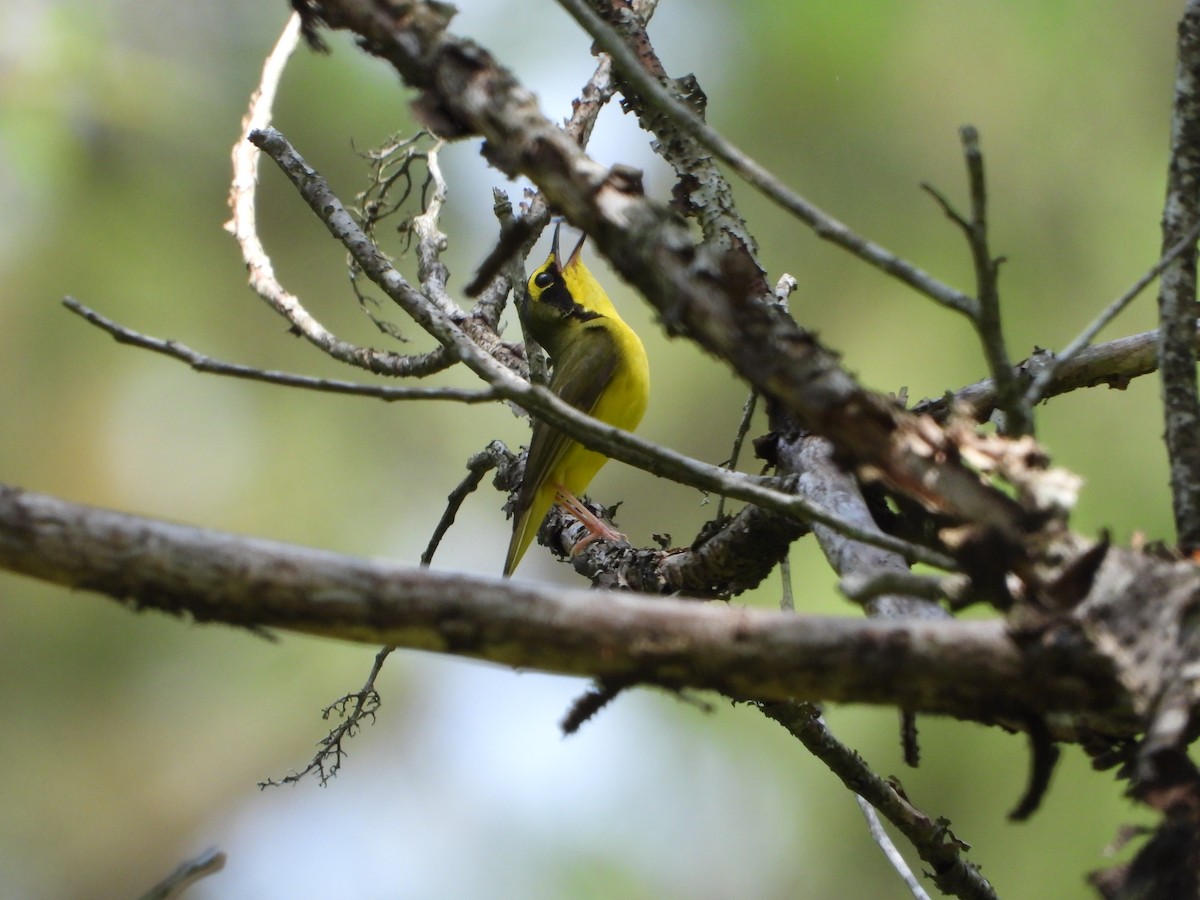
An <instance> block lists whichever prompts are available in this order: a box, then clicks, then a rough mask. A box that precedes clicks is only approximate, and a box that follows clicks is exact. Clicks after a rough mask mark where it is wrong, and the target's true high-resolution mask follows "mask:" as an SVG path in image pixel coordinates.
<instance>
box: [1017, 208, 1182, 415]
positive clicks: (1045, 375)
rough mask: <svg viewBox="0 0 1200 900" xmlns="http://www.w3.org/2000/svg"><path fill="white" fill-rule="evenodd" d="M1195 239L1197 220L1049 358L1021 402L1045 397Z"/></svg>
mask: <svg viewBox="0 0 1200 900" xmlns="http://www.w3.org/2000/svg"><path fill="white" fill-rule="evenodd" d="M1197 238H1200V222H1197V223H1196V224H1195V225H1193V226H1192V230H1191V231H1189V232H1188V233H1187V236H1186V237H1184V239H1183V240H1181V241H1180V242H1179V243H1177V244H1176V245H1175V246H1174V247H1172V248H1171V249H1170V250H1168V251H1167V252H1166V254H1164V255H1163V257H1162V258H1161V259H1159V261H1158V262H1156V263H1155V264H1154V265H1152V266H1151V267H1150V268H1149V269H1148V270H1147V271H1146V272H1145V273H1144V274H1143V275H1142V277H1141V278H1139V279H1138V280H1137V281H1135V282H1134V283H1133V284H1132V285H1130V287H1129V290H1127V291H1126V292H1125V293H1123V294H1122V295H1121V296H1120V297H1118V298H1117V299H1116V300H1114V301H1113V302H1112V303H1110V304H1109V305H1108V306H1106V307H1105V308H1104V309H1103V310H1102V311H1101V312H1100V315H1098V316H1096V318H1095V319H1093V320H1092V321H1091V322H1090V323H1089V324H1088V326H1087V327H1086V328H1084V329H1083V331H1081V332H1080V333H1079V334H1078V335H1077V336H1076V338H1075V339H1074V340H1073V341H1071V343H1069V344H1067V346H1066V347H1064V348H1063V349H1062V350H1061V351H1060V352H1058V353H1056V354H1054V355H1053V356H1052V357H1051V358H1050V360H1049V361H1048V362H1047V363H1046V365H1045V366H1044V367H1043V368H1042V369H1041V370H1040V371H1039V372H1038V373H1037V375H1036V376H1034V379H1033V382H1032V383H1031V384H1030V385H1029V390H1027V391H1026V392H1025V402H1026V403H1027V404H1028V405H1030V406H1033V405H1035V404H1037V403H1038V402H1039V401H1041V400H1043V399H1044V397H1045V395H1044V392H1045V391H1046V389H1047V388H1048V387H1049V386H1050V384H1051V382H1053V381H1054V378H1055V376H1056V375H1057V374H1058V373H1059V371H1060V370H1061V369H1062V368H1063V367H1064V366H1065V365H1067V363H1069V362H1070V361H1071V360H1072V359H1074V358H1075V356H1076V355H1077V354H1079V353H1080V352H1081V351H1083V350H1084V349H1086V348H1087V347H1088V346H1089V345H1090V344H1091V343H1092V339H1093V338H1094V337H1095V336H1096V335H1097V334H1099V333H1100V331H1101V329H1103V328H1104V326H1105V325H1107V324H1108V323H1109V322H1111V321H1112V320H1113V319H1115V318H1116V317H1117V316H1119V315H1120V314H1121V313H1122V312H1124V311H1125V307H1127V306H1128V305H1129V304H1130V303H1132V302H1133V301H1134V300H1135V299H1137V297H1138V296H1139V295H1140V294H1141V293H1142V291H1144V290H1145V289H1146V288H1147V287H1148V286H1149V285H1150V283H1151V282H1153V281H1154V279H1155V278H1157V277H1158V276H1159V275H1160V274H1162V271H1163V270H1164V269H1165V268H1166V267H1167V266H1169V265H1170V264H1171V263H1172V262H1174V261H1175V259H1176V258H1177V257H1178V256H1179V255H1180V254H1181V253H1184V252H1186V251H1187V250H1189V249H1191V248H1192V247H1194V246H1195V243H1196V240H1197Z"/></svg>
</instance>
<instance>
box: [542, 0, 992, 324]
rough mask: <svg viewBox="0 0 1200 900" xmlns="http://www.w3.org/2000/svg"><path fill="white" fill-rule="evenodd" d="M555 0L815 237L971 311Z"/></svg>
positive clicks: (585, 16)
mask: <svg viewBox="0 0 1200 900" xmlns="http://www.w3.org/2000/svg"><path fill="white" fill-rule="evenodd" d="M559 4H560V5H561V6H562V7H563V8H564V9H565V10H566V11H567V12H568V13H570V14H571V16H573V17H574V19H575V20H576V21H577V22H579V24H580V25H581V26H582V27H583V29H584V30H585V31H586V32H587V33H588V34H590V35H591V36H592V37H593V38H594V39H595V41H596V43H597V44H599V45H600V47H601V49H603V50H604V51H605V52H606V53H608V54H609V55H610V56H611V57H612V58H613V64H614V66H616V68H617V69H618V70H619V71H620V73H621V76H622V78H624V79H626V80H627V81H628V82H629V83H630V84H632V85H633V86H634V87H635V88H636V89H637V90H638V92H639V93H640V94H641V95H642V98H643V100H646V101H653V103H654V105H655V106H656V107H657V108H658V109H659V110H660V111H661V112H663V113H665V114H666V115H668V116H670V117H671V118H672V119H673V120H674V121H675V122H676V124H678V125H679V127H680V128H682V129H683V130H684V131H686V132H687V133H688V134H689V135H691V136H692V137H693V138H695V139H696V140H697V141H699V142H700V143H701V144H703V145H704V146H705V147H707V148H708V149H709V150H710V151H711V152H712V153H713V155H714V156H716V157H717V158H718V159H720V160H721V161H722V162H724V163H725V164H726V165H728V166H729V167H730V168H732V169H733V170H734V171H735V172H737V173H738V174H739V175H740V176H741V177H742V178H744V179H745V180H746V181H747V182H748V183H749V184H751V185H752V186H753V187H755V188H756V189H757V190H759V191H760V192H761V193H762V194H763V195H764V196H766V197H767V198H768V199H770V200H772V201H773V202H775V203H776V204H778V205H779V206H780V207H782V208H783V209H785V210H787V211H788V212H790V213H792V214H793V215H794V216H796V218H798V219H800V221H802V222H804V223H805V224H806V225H808V226H809V227H810V228H812V230H813V231H814V232H815V233H816V235H817V236H818V237H820V238H823V239H825V240H828V241H830V242H832V243H834V244H836V245H838V246H839V247H842V248H843V249H845V250H848V251H849V252H850V253H852V254H854V255H855V256H857V257H858V258H859V259H861V260H863V261H864V262H867V263H868V264H870V265H872V266H874V267H875V268H877V269H879V270H880V271H881V272H884V273H885V274H887V275H891V276H892V277H893V278H896V279H898V280H900V281H902V282H904V283H905V284H907V285H908V286H909V287H911V288H913V289H914V290H916V291H918V292H920V293H922V294H924V295H925V296H927V297H929V298H930V299H932V300H934V301H936V302H937V303H940V304H942V305H943V306H946V307H948V308H950V309H953V310H956V311H957V312H961V313H965V314H967V315H974V314H975V308H976V301H975V300H974V299H973V298H972V297H969V296H967V295H966V294H964V293H962V292H961V291H956V290H954V289H953V288H951V287H950V286H949V285H946V284H944V283H943V282H941V281H939V280H937V279H936V278H934V277H933V276H932V275H929V274H928V273H927V272H924V271H922V270H921V269H919V268H917V267H916V266H914V265H912V264H911V263H909V262H907V261H906V260H904V259H901V258H900V257H898V256H896V255H895V254H894V253H892V252H890V251H888V250H886V249H885V248H883V247H881V246H880V245H878V244H876V243H874V242H873V241H869V240H867V239H866V238H864V237H861V236H860V235H858V234H857V233H855V232H853V231H851V230H850V228H848V227H847V226H846V225H844V224H843V223H842V222H839V221H838V220H837V219H835V218H834V217H833V216H831V215H829V214H828V213H826V212H825V211H824V210H822V209H820V208H819V207H817V206H816V205H815V204H813V203H810V202H809V201H808V200H805V199H804V198H803V197H801V196H800V195H799V194H797V193H796V192H795V191H793V190H791V189H790V188H788V187H787V186H786V185H784V184H783V183H782V182H781V181H779V179H777V178H776V177H775V176H774V175H772V174H771V173H770V172H768V171H767V170H766V169H765V168H763V167H762V166H761V165H759V164H758V163H757V162H755V161H754V160H753V159H751V158H750V157H749V156H747V155H746V154H745V153H743V152H742V151H741V150H740V149H738V148H737V147H736V146H735V145H734V144H733V143H732V142H731V141H729V140H728V139H726V138H725V137H724V136H723V135H722V134H721V133H720V132H718V131H716V130H715V129H713V128H711V127H709V126H708V125H707V124H706V123H705V122H704V121H703V120H701V119H700V118H699V117H697V116H696V115H695V114H694V113H693V112H692V110H690V109H688V107H687V106H685V105H684V104H683V103H681V102H679V101H678V100H676V99H675V98H674V97H673V96H672V95H671V93H670V91H668V90H667V89H666V88H665V87H664V86H663V85H662V84H660V83H659V82H658V81H657V80H656V79H655V78H653V77H652V76H651V75H650V74H648V73H647V72H646V71H645V70H644V69H643V68H642V66H641V65H640V63H639V62H638V59H637V57H636V56H635V55H634V53H633V52H632V51H631V50H630V49H629V47H628V46H626V44H625V43H624V41H622V40H621V37H620V35H619V34H617V33H616V32H615V31H614V30H613V29H612V28H611V27H610V26H609V25H608V23H606V22H605V21H604V20H603V19H601V18H600V17H599V16H598V15H596V13H595V12H594V11H593V10H592V9H591V8H590V7H589V6H588V5H587V3H586V2H584V0H559Z"/></svg>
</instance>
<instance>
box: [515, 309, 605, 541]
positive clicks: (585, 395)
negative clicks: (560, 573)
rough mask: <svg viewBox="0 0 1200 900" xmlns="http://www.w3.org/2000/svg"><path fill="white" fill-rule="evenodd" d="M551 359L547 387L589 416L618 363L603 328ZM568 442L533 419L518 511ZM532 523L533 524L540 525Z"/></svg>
mask: <svg viewBox="0 0 1200 900" xmlns="http://www.w3.org/2000/svg"><path fill="white" fill-rule="evenodd" d="M561 357H562V358H560V359H557V360H555V363H554V374H553V376H551V378H550V390H551V391H553V392H554V393H555V394H556V395H557V396H558V397H560V398H562V400H564V401H565V402H566V403H569V404H570V405H571V406H573V407H575V408H576V409H578V410H581V411H583V412H585V413H588V414H589V415H590V414H591V412H592V411H593V410H594V409H595V408H596V403H597V402H598V401H599V400H600V396H601V394H603V393H604V391H605V390H607V388H608V386H609V384H611V383H612V379H613V375H615V374H616V371H617V365H618V362H619V360H618V356H617V345H616V342H615V341H614V340H613V338H612V335H610V334H609V333H608V332H607V331H606V330H605V329H603V328H587V329H585V330H584V331H583V333H582V334H581V335H579V337H578V338H577V339H576V340H575V342H574V344H572V346H571V347H570V349H569V350H568V351H567V352H565V353H563V354H561ZM571 443H572V440H571V438H569V437H567V436H566V435H565V434H563V433H562V432H561V431H559V430H558V429H557V428H554V427H552V426H550V425H547V424H546V423H545V422H541V421H535V422H534V424H533V437H532V438H531V439H530V442H529V457H528V459H527V460H526V461H525V478H524V480H523V481H522V482H521V492H520V494H519V495H518V499H517V510H518V513H520V512H522V511H524V510H525V509H527V508H528V506H529V504H530V503H531V502H532V501H533V495H534V492H535V491H537V489H538V487H539V486H540V485H541V483H542V482H543V481H544V480H545V479H546V478H547V477H548V475H549V473H550V471H551V470H552V469H553V468H554V467H555V465H557V464H558V462H559V460H561V459H562V457H563V454H564V453H566V451H567V447H568V446H569V445H570V444H571ZM540 524H541V523H540V522H537V523H534V526H535V527H536V526H537V525H540Z"/></svg>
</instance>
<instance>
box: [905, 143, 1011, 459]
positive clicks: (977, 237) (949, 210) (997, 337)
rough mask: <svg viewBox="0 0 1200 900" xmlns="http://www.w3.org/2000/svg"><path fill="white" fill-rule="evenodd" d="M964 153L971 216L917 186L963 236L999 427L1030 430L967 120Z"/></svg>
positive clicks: (979, 163)
mask: <svg viewBox="0 0 1200 900" xmlns="http://www.w3.org/2000/svg"><path fill="white" fill-rule="evenodd" d="M959 137H960V139H961V141H962V147H963V158H964V160H965V162H966V166H967V185H968V190H969V193H970V198H971V216H970V218H969V219H968V218H966V217H964V216H963V215H961V214H960V213H959V212H957V211H956V210H955V209H954V207H953V205H952V204H951V203H950V201H949V200H947V199H946V197H945V196H944V195H943V194H941V193H940V192H939V191H937V190H936V189H935V188H934V187H932V186H931V185H929V184H922V185H921V187H922V188H923V189H924V190H925V191H926V192H927V193H928V194H930V195H931V196H932V197H933V198H934V200H936V201H937V203H938V205H939V206H940V207H941V208H942V211H943V212H944V213H945V214H946V216H947V217H948V218H949V219H950V220H951V221H953V222H954V224H956V225H957V226H958V227H959V228H960V229H962V232H963V234H964V235H965V237H966V239H967V246H968V247H969V248H970V250H971V263H972V265H973V267H974V269H975V291H976V295H977V297H978V303H977V306H976V308H975V312H974V314H973V315H971V316H970V319H971V323H972V324H973V325H974V326H975V331H976V333H977V334H978V335H979V341H980V344H982V346H983V354H984V358H985V359H986V360H987V365H988V371H989V372H991V373H992V379H993V380H994V381H995V383H996V395H997V400H996V402H997V405H998V406H999V407H1000V409H1001V410H1002V411H1003V412H1004V417H1005V419H1004V431H1005V433H1008V434H1012V435H1014V436H1018V435H1022V434H1029V433H1031V432H1032V430H1033V419H1032V415H1031V413H1030V407H1029V406H1028V405H1027V404H1026V403H1025V398H1024V394H1023V393H1022V391H1021V385H1020V382H1019V381H1018V379H1017V376H1016V373H1015V372H1014V371H1013V367H1012V361H1011V360H1010V359H1009V356H1008V348H1007V347H1006V345H1005V343H1004V329H1003V327H1002V324H1001V320H1000V291H999V285H998V278H999V273H1000V263H1002V262H1003V259H1002V258H994V257H993V256H992V252H991V248H990V246H989V243H988V219H987V180H986V178H985V175H984V168H983V152H982V151H981V150H980V147H979V132H978V131H976V130H975V128H974V127H973V126H971V125H964V126H963V127H962V128H960V129H959Z"/></svg>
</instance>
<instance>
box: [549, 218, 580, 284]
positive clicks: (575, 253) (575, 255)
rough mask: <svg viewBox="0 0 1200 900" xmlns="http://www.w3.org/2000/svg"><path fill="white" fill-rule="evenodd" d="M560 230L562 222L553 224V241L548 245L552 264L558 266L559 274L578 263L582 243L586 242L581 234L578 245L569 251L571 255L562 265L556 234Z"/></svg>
mask: <svg viewBox="0 0 1200 900" xmlns="http://www.w3.org/2000/svg"><path fill="white" fill-rule="evenodd" d="M561 228H562V222H555V223H554V240H553V241H552V242H551V244H550V252H551V253H552V254H553V255H554V263H555V265H557V266H558V270H559V271H560V272H561V271H562V270H563V269H569V268H571V266H573V265H575V263H577V262H578V261H579V251H581V250H582V249H583V242H584V241H586V240H587V235H586V234H581V235H580V236H579V243H578V244H576V245H575V249H574V250H572V251H571V255H570V256H568V257H567V261H566V262H565V263H564V262H563V261H562V257H561V256H560V255H559V252H558V232H559V230H560V229H561Z"/></svg>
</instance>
